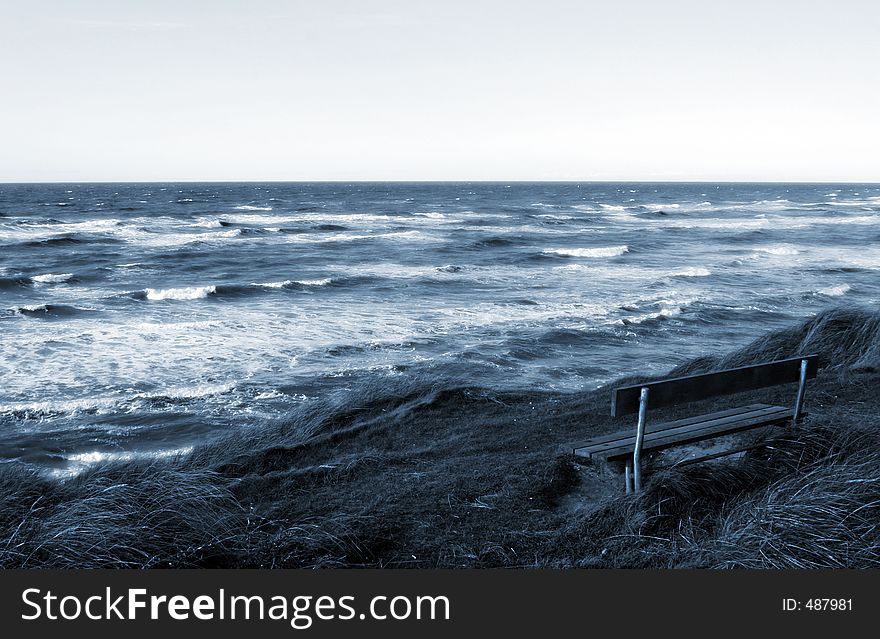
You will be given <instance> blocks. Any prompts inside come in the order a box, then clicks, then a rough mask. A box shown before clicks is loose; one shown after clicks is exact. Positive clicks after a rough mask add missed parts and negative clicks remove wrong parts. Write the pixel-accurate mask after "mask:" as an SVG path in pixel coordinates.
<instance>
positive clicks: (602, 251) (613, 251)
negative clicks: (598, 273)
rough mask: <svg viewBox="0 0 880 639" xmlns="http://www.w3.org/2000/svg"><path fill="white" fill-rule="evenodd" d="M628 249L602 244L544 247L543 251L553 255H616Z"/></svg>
mask: <svg viewBox="0 0 880 639" xmlns="http://www.w3.org/2000/svg"><path fill="white" fill-rule="evenodd" d="M628 251H629V247H628V246H625V245H621V246H602V247H598V248H571V249H568V248H558V249H544V253H553V254H555V255H565V256H568V257H617V256H618V255H623V254H624V253H627V252H628Z"/></svg>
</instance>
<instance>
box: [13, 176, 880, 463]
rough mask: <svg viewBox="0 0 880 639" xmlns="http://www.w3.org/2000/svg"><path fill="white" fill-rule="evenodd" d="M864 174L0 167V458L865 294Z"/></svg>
mask: <svg viewBox="0 0 880 639" xmlns="http://www.w3.org/2000/svg"><path fill="white" fill-rule="evenodd" d="M878 269H880V185H864V184H707V183H699V184H684V183H613V184H612V183H511V184H505V183H350V184H348V183H204V184H196V183H185V184H173V183H168V184H159V183H148V184H132V183H125V184H2V185H0V462H2V463H17V462H20V463H24V464H28V465H31V466H33V467H37V468H41V469H45V470H46V471H47V472H49V473H55V474H58V475H60V476H65V475H69V474H71V473H76V472H78V471H80V470H82V469H83V468H86V467H88V466H89V464H92V463H95V462H98V461H102V460H107V459H132V458H139V457H148V456H156V455H159V456H162V455H170V454H175V453H177V452H180V451H186V450H188V449H190V448H192V447H193V446H195V445H197V444H199V443H200V442H204V441H207V440H209V439H210V438H212V437H214V436H217V435H220V434H225V433H229V432H231V431H234V430H235V429H240V428H245V427H251V426H256V427H259V425H260V424H263V423H267V422H268V421H271V420H277V419H283V418H284V416H285V415H286V414H288V413H289V412H290V411H291V410H294V409H296V407H298V406H301V405H302V404H303V403H307V402H310V401H313V400H315V399H316V398H320V397H322V396H324V395H326V394H327V393H331V392H344V391H345V389H351V388H354V387H355V386H357V385H359V384H374V385H376V384H378V385H379V387H381V385H382V383H383V381H384V380H391V379H393V378H400V377H402V376H413V375H415V376H419V378H420V379H427V380H431V379H436V380H437V383H438V384H458V385H462V386H478V387H484V388H488V389H495V390H503V391H509V392H515V391H517V390H521V389H529V390H547V391H561V392H566V391H578V390H581V389H593V388H596V387H597V386H599V385H601V384H603V383H607V382H609V381H611V380H613V379H615V378H617V377H619V376H622V375H625V374H630V373H658V374H659V373H662V372H665V371H667V370H669V369H670V368H671V367H673V366H675V365H677V364H680V363H682V362H684V361H687V360H689V359H692V358H694V357H697V356H700V355H707V354H718V353H722V352H725V351H729V350H731V349H734V348H736V347H738V346H741V345H743V344H745V343H747V342H749V341H751V340H752V339H754V338H755V337H757V336H759V335H760V334H762V333H764V332H766V331H768V330H772V329H774V328H779V327H781V326H784V325H788V324H790V323H792V322H793V321H796V320H797V319H800V318H803V317H805V316H808V315H810V314H812V313H815V312H817V311H819V310H821V309H823V308H826V307H829V306H840V305H847V306H848V305H867V306H870V305H874V304H877V302H878V299H880V286H878V282H880V280H878V277H877V272H878Z"/></svg>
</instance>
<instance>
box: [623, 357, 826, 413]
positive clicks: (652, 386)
mask: <svg viewBox="0 0 880 639" xmlns="http://www.w3.org/2000/svg"><path fill="white" fill-rule="evenodd" d="M801 360H807V379H813V378H814V377H816V372H817V370H818V369H819V356H818V355H804V356H803V357H792V358H791V359H781V360H778V361H775V362H769V363H767V364H756V365H754V366H743V367H741V368H730V369H727V370H723V371H718V372H716V373H704V374H701V375H689V376H687V377H676V378H675V379H664V380H661V381H659V382H650V383H646V384H639V385H637V386H626V387H624V388H618V389H616V390H615V391H614V394H613V395H612V397H611V414H612V415H613V416H614V417H620V416H621V415H630V414H632V413H637V412H639V395H640V393H641V389H642V388H645V387H647V388H648V389H649V390H648V409H651V408H660V407H661V406H673V405H675V404H685V403H687V402H696V401H699V400H701V399H706V398H708V397H714V396H716V395H731V394H733V393H740V392H743V391H749V390H755V389H758V388H766V387H767V386H776V385H777V384H788V383H790V382H797V381H800V375H801Z"/></svg>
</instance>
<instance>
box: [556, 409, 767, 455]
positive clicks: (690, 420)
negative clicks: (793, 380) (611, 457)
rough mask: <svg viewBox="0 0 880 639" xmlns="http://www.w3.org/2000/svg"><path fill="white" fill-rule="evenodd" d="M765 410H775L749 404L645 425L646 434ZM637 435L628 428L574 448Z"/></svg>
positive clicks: (587, 441)
mask: <svg viewBox="0 0 880 639" xmlns="http://www.w3.org/2000/svg"><path fill="white" fill-rule="evenodd" d="M765 408H774V406H771V405H770V404H749V405H748V406H738V407H736V408H730V409H728V410H722V411H718V412H717V413H710V414H708V415H696V416H694V417H687V418H684V419H678V420H675V421H673V422H662V423H660V422H657V423H651V422H650V421H649V422H648V423H647V424H646V425H645V433H646V434H650V433H657V432H660V431H662V430H668V429H670V428H678V427H679V426H687V425H688V424H696V423H699V422H704V421H706V420H708V419H720V418H721V417H729V416H734V415H742V414H744V413H750V412H753V411H756V410H762V409H765ZM634 437H635V435H634V433H633V429H632V428H627V429H626V430H621V431H616V432H614V433H609V434H608V435H600V436H598V437H591V438H590V439H587V440H584V441H583V443H580V444H578V445H576V446H573V447H572V448H574V449H578V448H588V447H591V446H597V445H599V444H606V443H608V442H613V441H619V440H621V439H634Z"/></svg>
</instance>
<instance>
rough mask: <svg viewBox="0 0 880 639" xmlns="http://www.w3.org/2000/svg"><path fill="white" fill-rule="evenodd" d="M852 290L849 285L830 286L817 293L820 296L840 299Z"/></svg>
mask: <svg viewBox="0 0 880 639" xmlns="http://www.w3.org/2000/svg"><path fill="white" fill-rule="evenodd" d="M849 290H850V285H849V284H840V285H838V286H828V287H825V288H820V289H819V290H818V291H816V292H817V293H818V294H819V295H827V296H828V297H840V296H841V295H844V294H846V293H847V291H849Z"/></svg>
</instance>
